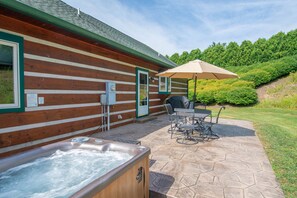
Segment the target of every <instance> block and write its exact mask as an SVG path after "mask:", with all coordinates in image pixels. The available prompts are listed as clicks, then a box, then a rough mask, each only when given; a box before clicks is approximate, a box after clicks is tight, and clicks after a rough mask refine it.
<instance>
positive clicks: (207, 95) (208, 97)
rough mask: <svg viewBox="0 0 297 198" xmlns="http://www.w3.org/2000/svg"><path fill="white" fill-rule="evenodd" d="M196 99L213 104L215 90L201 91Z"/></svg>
mask: <svg viewBox="0 0 297 198" xmlns="http://www.w3.org/2000/svg"><path fill="white" fill-rule="evenodd" d="M196 100H197V101H198V102H202V103H204V104H212V103H214V102H215V99H214V91H212V90H205V91H199V92H198V93H197V96H196Z"/></svg>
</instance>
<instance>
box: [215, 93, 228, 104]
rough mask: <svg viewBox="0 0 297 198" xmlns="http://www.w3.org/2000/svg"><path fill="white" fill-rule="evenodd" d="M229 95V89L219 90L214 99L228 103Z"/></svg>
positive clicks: (219, 102)
mask: <svg viewBox="0 0 297 198" xmlns="http://www.w3.org/2000/svg"><path fill="white" fill-rule="evenodd" d="M227 95H228V91H226V90H222V91H217V92H216V93H215V94H214V99H215V101H216V102H217V103H218V104H226V103H227V102H228V101H227Z"/></svg>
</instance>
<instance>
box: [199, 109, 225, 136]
mask: <svg viewBox="0 0 297 198" xmlns="http://www.w3.org/2000/svg"><path fill="white" fill-rule="evenodd" d="M223 109H226V107H224V106H221V107H220V110H219V112H218V114H217V116H216V119H215V122H213V118H212V117H211V118H210V121H209V122H207V121H204V123H203V124H204V127H205V130H204V132H203V133H204V135H206V136H207V138H208V139H219V138H220V136H219V135H218V134H216V133H214V132H213V129H212V128H213V126H214V125H216V124H218V123H219V118H220V114H221V111H222V110H223Z"/></svg>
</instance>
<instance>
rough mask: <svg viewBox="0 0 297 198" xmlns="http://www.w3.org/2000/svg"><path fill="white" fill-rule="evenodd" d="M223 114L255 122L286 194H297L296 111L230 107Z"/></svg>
mask: <svg viewBox="0 0 297 198" xmlns="http://www.w3.org/2000/svg"><path fill="white" fill-rule="evenodd" d="M214 111H215V109H214ZM214 113H215V112H214ZM222 117H225V118H231V119H241V120H249V121H252V122H253V123H254V127H255V130H256V132H257V135H258V137H259V138H260V140H261V142H262V144H263V146H264V149H265V151H266V153H267V155H268V157H269V160H270V162H271V164H272V167H273V170H274V171H275V174H276V176H277V179H278V181H279V182H280V184H281V187H282V189H283V191H284V193H285V196H286V197H292V198H293V197H297V111H296V110H286V109H276V108H258V107H227V108H226V110H225V111H223V112H222Z"/></svg>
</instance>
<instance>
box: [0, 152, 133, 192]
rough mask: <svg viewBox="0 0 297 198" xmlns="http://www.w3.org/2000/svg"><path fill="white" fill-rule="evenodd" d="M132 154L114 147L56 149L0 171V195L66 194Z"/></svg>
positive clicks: (102, 173) (76, 189)
mask: <svg viewBox="0 0 297 198" xmlns="http://www.w3.org/2000/svg"><path fill="white" fill-rule="evenodd" d="M132 157H133V156H131V155H129V154H128V153H121V152H115V151H105V152H99V151H95V150H94V151H92V150H83V149H73V150H69V151H61V150H57V151H56V152H55V153H54V154H52V155H50V156H47V157H42V158H39V159H36V160H34V161H32V162H28V163H26V164H22V165H19V166H16V167H14V168H11V169H9V170H7V171H5V172H3V173H0V198H7V197H13V198H18V197H33V198H38V197H42V198H44V197H56V198H58V197H59V198H60V197H69V196H71V195H72V194H74V193H75V192H77V191H78V190H79V189H81V188H82V187H84V186H86V185H87V184H89V183H90V182H92V181H94V180H95V179H97V178H99V177H100V176H102V175H104V174H105V173H107V172H109V171H110V170H112V169H114V168H116V167H118V166H120V165H121V164H123V163H125V162H127V161H128V160H129V159H131V158H132Z"/></svg>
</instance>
